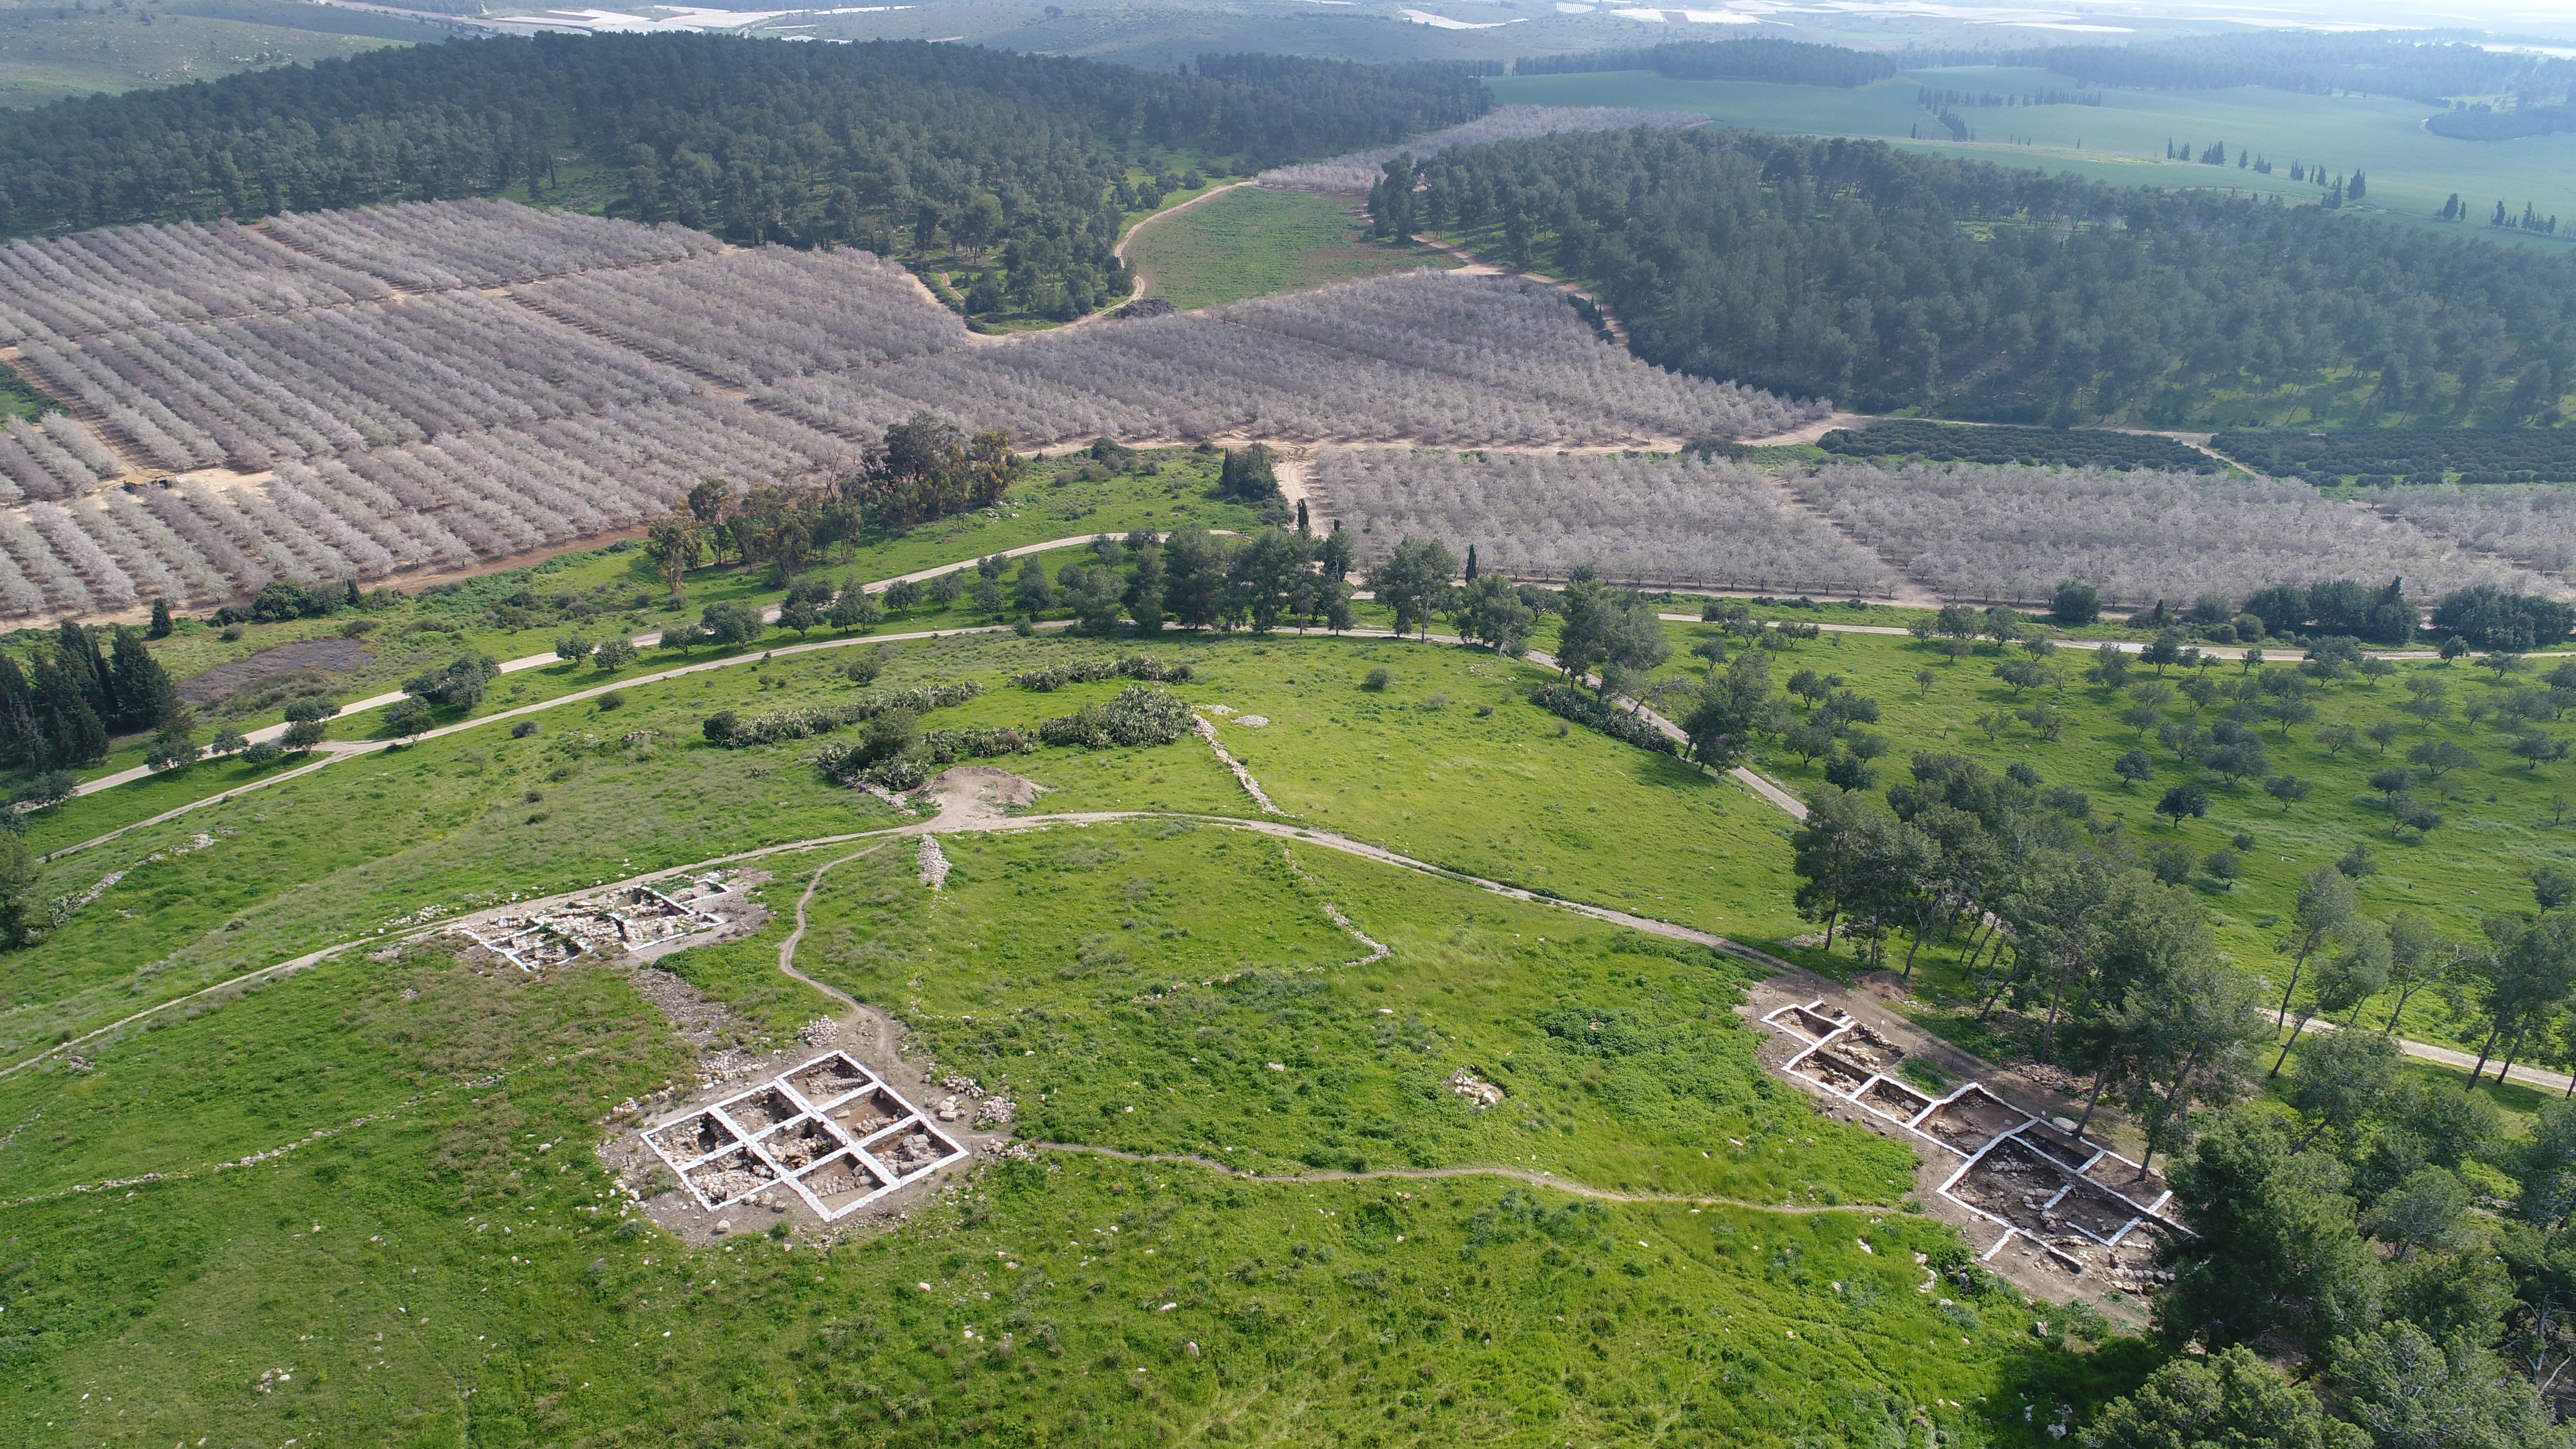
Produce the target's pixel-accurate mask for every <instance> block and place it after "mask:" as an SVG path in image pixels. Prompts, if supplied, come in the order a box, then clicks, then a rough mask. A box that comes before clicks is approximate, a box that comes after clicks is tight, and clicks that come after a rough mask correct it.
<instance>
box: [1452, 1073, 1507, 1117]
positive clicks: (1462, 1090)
mask: <svg viewBox="0 0 2576 1449" xmlns="http://www.w3.org/2000/svg"><path fill="white" fill-rule="evenodd" d="M1444 1085H1445V1086H1447V1087H1448V1088H1449V1090H1450V1091H1453V1092H1455V1093H1457V1094H1458V1095H1459V1096H1461V1097H1464V1098H1466V1099H1467V1101H1468V1104H1469V1105H1470V1106H1473V1107H1474V1108H1475V1109H1476V1110H1477V1111H1479V1112H1481V1111H1483V1110H1485V1109H1486V1108H1487V1107H1492V1106H1496V1105H1498V1104H1499V1103H1501V1101H1502V1100H1503V1089H1502V1088H1500V1087H1498V1086H1495V1085H1494V1084H1493V1083H1491V1082H1488V1081H1485V1080H1483V1079H1482V1078H1480V1077H1478V1076H1477V1075H1476V1074H1475V1073H1474V1072H1471V1071H1469V1070H1467V1069H1466V1068H1465V1067H1460V1068H1459V1069H1458V1070H1456V1071H1455V1072H1452V1073H1450V1074H1449V1079H1448V1081H1447V1082H1446V1083H1444Z"/></svg>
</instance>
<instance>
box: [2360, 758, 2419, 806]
mask: <svg viewBox="0 0 2576 1449" xmlns="http://www.w3.org/2000/svg"><path fill="white" fill-rule="evenodd" d="M2370 788H2372V789H2374V790H2376V791H2378V792H2379V795H2380V799H2381V801H2382V802H2383V803H2384V804H2385V805H2386V806H2387V808H2388V813H2389V814H2391V815H2394V814H2396V813H2397V802H2398V801H2400V800H2403V799H2405V798H2406V797H2408V796H2410V795H2412V794H2414V793H2415V772H2414V771H2413V770H2410V769H2407V768H2406V767H2405V766H2404V765H2391V766H2389V767H2388V768H2387V769H2385V770H2376V771H2373V772H2372V773H2371V776H2370Z"/></svg>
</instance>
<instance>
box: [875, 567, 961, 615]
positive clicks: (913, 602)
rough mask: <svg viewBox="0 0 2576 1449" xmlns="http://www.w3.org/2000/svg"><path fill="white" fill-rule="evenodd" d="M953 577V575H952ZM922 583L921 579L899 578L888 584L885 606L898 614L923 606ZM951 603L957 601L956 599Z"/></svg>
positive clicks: (907, 612) (951, 601)
mask: <svg viewBox="0 0 2576 1449" xmlns="http://www.w3.org/2000/svg"><path fill="white" fill-rule="evenodd" d="M952 577H953V575H952ZM922 593H923V589H922V584H921V581H920V580H919V579H897V580H895V581H894V582H893V583H890V584H888V585H886V589H885V594H884V596H883V597H884V599H885V606H886V607H887V608H889V609H892V610H893V611H894V612H896V613H898V614H909V613H911V612H912V611H913V610H915V609H918V608H920V607H921V596H922ZM949 602H950V603H954V602H956V601H955V600H954V599H951V600H949Z"/></svg>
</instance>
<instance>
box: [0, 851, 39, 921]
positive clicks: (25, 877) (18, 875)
mask: <svg viewBox="0 0 2576 1449" xmlns="http://www.w3.org/2000/svg"><path fill="white" fill-rule="evenodd" d="M44 879H45V867H44V865H43V863H42V862H41V861H39V860H38V859H37V858H36V854H35V852H34V851H31V850H29V849H28V848H27V840H26V837H25V836H23V835H20V834H19V833H17V832H16V831H13V830H0V947H5V948H7V949H9V950H12V951H14V950H16V949H18V948H19V947H21V946H25V945H29V944H31V943H33V942H34V941H35V940H36V938H37V937H38V935H39V934H41V933H42V932H43V930H44V928H45V914H44V905H43V903H42V902H41V901H40V900H39V899H38V891H39V888H40V887H41V886H42V885H43V884H44Z"/></svg>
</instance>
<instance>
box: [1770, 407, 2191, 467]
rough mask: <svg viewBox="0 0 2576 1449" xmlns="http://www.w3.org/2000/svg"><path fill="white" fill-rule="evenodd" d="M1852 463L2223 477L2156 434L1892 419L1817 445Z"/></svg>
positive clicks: (2183, 446) (2186, 448)
mask: <svg viewBox="0 0 2576 1449" xmlns="http://www.w3.org/2000/svg"><path fill="white" fill-rule="evenodd" d="M1816 446H1817V447H1819V448H1822V449H1824V450H1825V451H1826V452H1828V453H1840V454H1842V455H1843V456H1845V457H1849V458H1909V457H1910V458H1921V459H1924V460H1926V461H1929V462H1934V463H2029V464H2034V465H2038V464H2054V465H2056V466H2059V467H2066V468H2109V469H2112V470H2114V471H2116V472H2121V473H2126V472H2128V471H2129V470H2131V469H2133V468H2159V469H2163V470H2165V471H2168V472H2175V473H2215V472H2217V471H2218V462H2217V460H2216V459H2214V458H2211V457H2210V456H2209V455H2208V454H2207V453H2204V452H2202V451H2200V450H2199V449H2198V448H2195V447H2193V446H2191V445H2190V444H2188V443H2179V442H2176V441H2174V440H2173V439H2171V438H2168V437H2163V436H2161V435H2159V434H2155V433H2123V432H2116V431H2114V430H2112V429H2109V428H2016V427H1984V428H1974V427H1959V426H1954V425H1948V424H1942V423H1928V422H1921V421H1917V420H1915V419H1911V418H1886V419H1882V420H1880V421H1878V422H1874V423H1872V424H1870V425H1869V426H1868V427H1866V428H1861V429H1857V430H1855V429H1852V428H1836V429H1834V430H1833V431H1832V432H1830V433H1827V434H1825V435H1824V436H1823V437H1821V438H1818V439H1817V440H1816Z"/></svg>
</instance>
